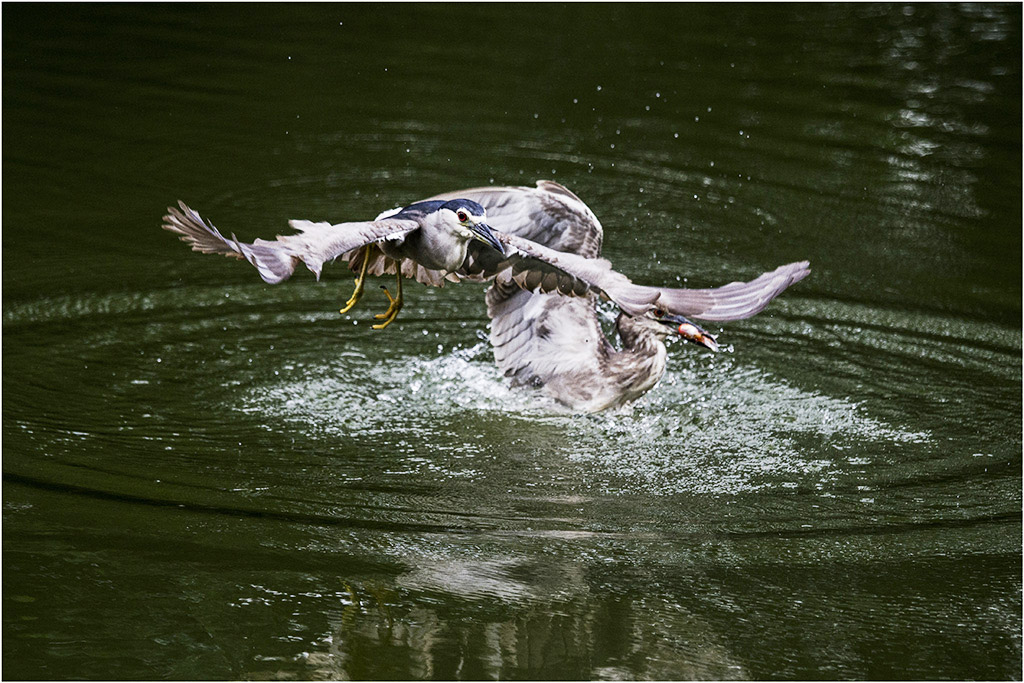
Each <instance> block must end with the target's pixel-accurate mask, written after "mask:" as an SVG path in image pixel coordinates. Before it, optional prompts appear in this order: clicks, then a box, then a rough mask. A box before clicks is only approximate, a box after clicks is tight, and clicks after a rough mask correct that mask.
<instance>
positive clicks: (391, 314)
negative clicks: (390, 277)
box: [373, 264, 402, 330]
mask: <svg viewBox="0 0 1024 683" xmlns="http://www.w3.org/2000/svg"><path fill="white" fill-rule="evenodd" d="M396 265H398V266H399V270H398V273H397V275H396V277H395V280H396V283H397V284H396V286H397V287H398V294H396V295H395V296H393V297H392V296H391V292H389V291H388V288H387V287H385V286H384V285H381V287H380V288H381V289H383V290H384V293H385V294H387V295H388V301H390V302H391V303H390V305H389V306H388V310H386V311H384V312H383V313H378V314H377V315H375V316H373V317H374V318H377V319H378V320H383V321H384V322H382V323H380V324H379V325H374V326H373V329H375V330H383V329H384V328H385V327H387V326H388V325H390V324H391V323H392V322H393V321H394V319H395V318H397V317H398V312H399V311H400V310H402V271H401V268H400V265H401V264H396Z"/></svg>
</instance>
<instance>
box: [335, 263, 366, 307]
mask: <svg viewBox="0 0 1024 683" xmlns="http://www.w3.org/2000/svg"><path fill="white" fill-rule="evenodd" d="M369 264H370V247H366V248H365V249H363V265H362V267H361V268H360V269H359V277H357V278H356V288H355V289H354V290H352V296H350V297H349V298H348V301H346V302H345V308H343V309H341V311H339V312H340V313H348V312H349V311H350V310H352V307H353V306H355V305H356V303H357V302H358V301H359V299H361V298H362V296H363V281H364V280H365V279H366V266H368V265H369Z"/></svg>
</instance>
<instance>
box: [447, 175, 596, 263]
mask: <svg viewBox="0 0 1024 683" xmlns="http://www.w3.org/2000/svg"><path fill="white" fill-rule="evenodd" d="M431 199H471V200H473V201H475V202H477V203H478V204H480V205H481V206H483V207H484V209H486V210H487V224H488V225H490V226H491V227H492V228H494V229H495V230H500V231H501V232H504V233H506V234H509V235H515V236H517V237H522V238H525V239H528V240H530V241H532V242H536V243H537V244H540V245H543V246H545V247H549V248H551V249H554V250H556V251H567V252H570V253H573V254H579V255H580V256H584V257H586V258H597V257H598V256H600V255H601V242H602V240H603V238H604V230H603V228H602V227H601V222H600V221H599V220H597V216H595V215H594V212H593V211H591V210H590V207H588V206H587V205H586V204H584V203H583V200H581V199H580V198H579V197H577V196H576V195H575V194H573V193H572V192H570V191H569V190H568V189H566V188H565V187H563V186H562V185H559V184H558V183H556V182H553V181H550V180H539V181H537V186H536V187H525V186H519V187H476V188H471V189H468V190H458V191H456V192H446V193H444V194H439V195H435V196H434V197H431Z"/></svg>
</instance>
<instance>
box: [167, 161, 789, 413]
mask: <svg viewBox="0 0 1024 683" xmlns="http://www.w3.org/2000/svg"><path fill="white" fill-rule="evenodd" d="M179 207H180V208H175V207H171V208H169V209H168V214H167V215H166V216H165V217H164V224H163V227H164V228H165V229H167V230H170V231H171V232H174V233H176V234H178V235H179V236H180V237H181V239H182V240H183V241H185V242H187V243H189V244H190V245H191V246H192V248H193V249H194V250H196V251H199V252H202V253H212V254H223V255H226V256H231V257H235V258H238V259H244V260H246V261H248V262H249V263H251V264H252V265H253V266H255V267H256V268H257V270H258V271H259V274H260V276H261V277H262V278H263V279H264V281H266V282H268V283H271V284H276V283H278V282H281V281H283V280H285V279H287V278H288V277H290V276H291V275H292V273H293V272H294V270H295V267H296V266H297V265H298V264H299V263H304V264H305V265H306V267H307V268H308V269H309V270H310V271H312V272H313V273H314V275H316V277H317V278H318V279H319V277H320V273H321V270H322V268H323V265H324V264H325V263H327V262H330V261H333V260H335V259H338V258H340V259H342V260H344V261H347V262H348V264H349V267H350V268H351V269H352V270H353V271H355V272H357V273H358V276H357V278H356V286H355V290H354V291H353V293H352V296H351V297H350V298H349V300H348V302H347V303H346V306H345V307H344V308H342V309H341V310H342V312H343V313H344V312H346V311H348V310H350V309H351V308H352V307H353V306H354V305H355V304H356V303H357V302H358V301H359V299H360V297H361V295H362V292H363V284H364V280H365V278H366V276H367V275H386V274H393V275H395V277H396V286H397V295H396V296H394V297H393V296H392V295H391V293H390V292H389V291H388V290H387V289H386V288H385V293H386V294H387V296H388V299H389V301H390V305H389V307H388V310H387V311H386V312H385V313H383V314H379V315H377V316H376V317H377V318H379V319H381V320H383V322H382V323H381V324H378V325H374V328H375V329H383V328H384V327H387V326H388V325H389V324H390V323H391V322H392V321H393V320H394V319H395V317H396V316H397V315H398V312H399V311H400V310H401V307H402V298H403V297H402V279H403V278H409V279H415V280H417V281H419V282H421V283H423V284H427V285H431V286H443V285H444V283H445V282H459V281H461V280H470V281H475V282H486V281H490V282H491V283H492V284H491V287H490V288H489V289H488V290H487V294H486V301H487V312H488V316H489V317H490V319H491V323H490V341H491V344H492V346H493V348H494V356H495V361H496V362H497V364H498V367H499V368H500V369H501V370H502V372H503V373H504V374H505V375H506V376H508V377H510V378H511V381H512V383H513V385H525V386H533V387H538V388H540V389H541V390H542V391H543V392H544V393H546V394H547V395H549V396H551V397H552V398H554V399H555V400H557V401H559V402H560V403H562V404H564V405H566V406H568V407H569V408H571V409H573V410H575V411H579V412H594V411H599V410H605V409H607V408H613V407H616V406H620V405H623V404H625V403H628V402H630V401H633V400H635V399H636V398H638V397H640V396H642V395H643V394H644V393H646V392H647V391H649V390H650V389H651V388H652V387H653V386H654V385H655V384H657V382H658V381H659V379H660V378H661V376H662V375H663V373H664V372H665V366H666V359H667V351H666V348H665V340H666V339H667V338H669V337H670V336H680V337H683V338H684V339H686V340H688V341H691V342H694V343H697V344H700V345H703V346H706V347H708V348H710V349H712V350H717V349H718V345H717V342H716V341H715V338H714V337H713V336H711V335H710V334H708V333H707V332H705V331H704V330H703V329H701V328H700V327H699V326H697V325H696V324H695V323H693V322H692V321H691V320H689V318H688V317H687V316H690V317H695V318H701V319H704V320H712V321H727V320H740V319H743V318H747V317H750V316H752V315H755V314H756V313H758V312H760V311H761V310H762V309H763V308H764V307H765V306H766V305H767V304H768V302H769V301H771V300H772V299H773V298H774V297H776V296H778V294H780V293H781V292H782V291H783V290H784V289H786V287H788V286H789V285H791V284H793V283H794V282H797V281H799V280H801V279H803V278H804V277H805V276H806V275H807V274H808V272H809V270H808V264H807V262H806V261H802V262H796V263H790V264H787V265H784V266H780V267H779V268H777V269H775V270H774V271H771V272H768V273H764V274H763V275H761V276H760V277H758V278H755V279H754V280H752V281H750V282H733V283H730V284H728V285H725V286H724V287H718V288H713V289H685V288H683V289H680V288H659V287H649V286H644V285H637V284H634V283H633V282H632V281H631V280H630V279H629V278H627V277H626V276H625V275H622V274H621V273H618V272H616V271H615V270H614V269H612V267H611V264H610V263H609V262H608V261H607V260H606V259H603V258H601V246H602V241H603V236H604V235H603V228H602V226H601V223H600V221H598V219H597V217H596V216H595V215H594V213H593V211H591V210H590V208H589V207H588V206H587V205H586V204H585V203H584V202H583V201H582V200H580V199H579V197H577V196H576V195H575V194H573V193H572V192H570V191H569V190H568V189H566V188H565V187H563V186H561V185H559V184H557V183H554V182H551V181H539V182H538V183H537V185H536V187H483V188H475V189H469V190H460V191H458V192H453V193H447V194H444V195H438V196H435V197H432V198H430V199H427V200H424V201H420V202H416V203H413V204H409V205H408V206H405V207H401V208H398V209H392V210H389V211H385V212H384V213H381V214H380V215H378V216H377V218H375V219H374V220H372V221H364V222H349V223H337V224H331V223H326V222H320V223H313V222H310V221H290V222H289V225H290V226H291V227H292V228H293V229H294V230H296V231H297V233H296V234H292V235H285V236H278V237H277V239H276V240H263V239H256V240H254V241H253V242H252V243H245V242H241V241H240V240H238V238H237V237H235V235H234V234H232V235H231V237H230V238H227V237H225V236H224V235H222V234H221V233H220V232H219V231H218V230H217V228H215V227H214V226H213V224H211V223H208V222H207V221H205V220H204V219H203V218H201V217H200V216H199V214H198V213H196V212H195V211H193V210H192V209H190V208H188V207H187V206H186V205H185V204H184V203H179ZM598 298H602V299H606V300H610V301H611V302H613V303H614V304H615V305H616V306H618V308H619V309H620V315H619V317H618V320H617V321H616V330H617V333H618V337H619V348H618V349H616V348H615V347H614V346H613V345H612V344H611V342H609V340H608V339H607V338H606V337H605V336H604V334H603V332H602V331H601V328H600V325H599V323H598V316H597V308H596V305H597V301H598Z"/></svg>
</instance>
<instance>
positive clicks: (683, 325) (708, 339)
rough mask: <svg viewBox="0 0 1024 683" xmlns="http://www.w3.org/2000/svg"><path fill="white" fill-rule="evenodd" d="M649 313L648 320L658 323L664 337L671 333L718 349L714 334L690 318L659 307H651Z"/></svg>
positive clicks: (714, 349)
mask: <svg viewBox="0 0 1024 683" xmlns="http://www.w3.org/2000/svg"><path fill="white" fill-rule="evenodd" d="M649 315H650V316H651V317H650V318H649V319H650V320H653V321H655V322H657V323H659V325H660V326H661V329H662V330H663V334H664V335H665V336H666V337H667V336H669V335H671V334H677V335H679V336H680V337H682V338H683V339H685V340H686V341H688V342H693V343H694V344H700V345H701V346H706V347H708V348H709V349H711V350H712V351H718V342H717V341H716V340H715V338H714V336H712V335H711V334H710V333H708V332H707V330H704V329H703V328H701V327H700V326H699V325H697V324H695V323H694V322H693V321H692V320H688V319H687V318H684V317H683V316H681V315H675V314H673V313H669V312H668V311H666V310H664V309H661V308H655V309H652V310H651V311H650V313H649Z"/></svg>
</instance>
